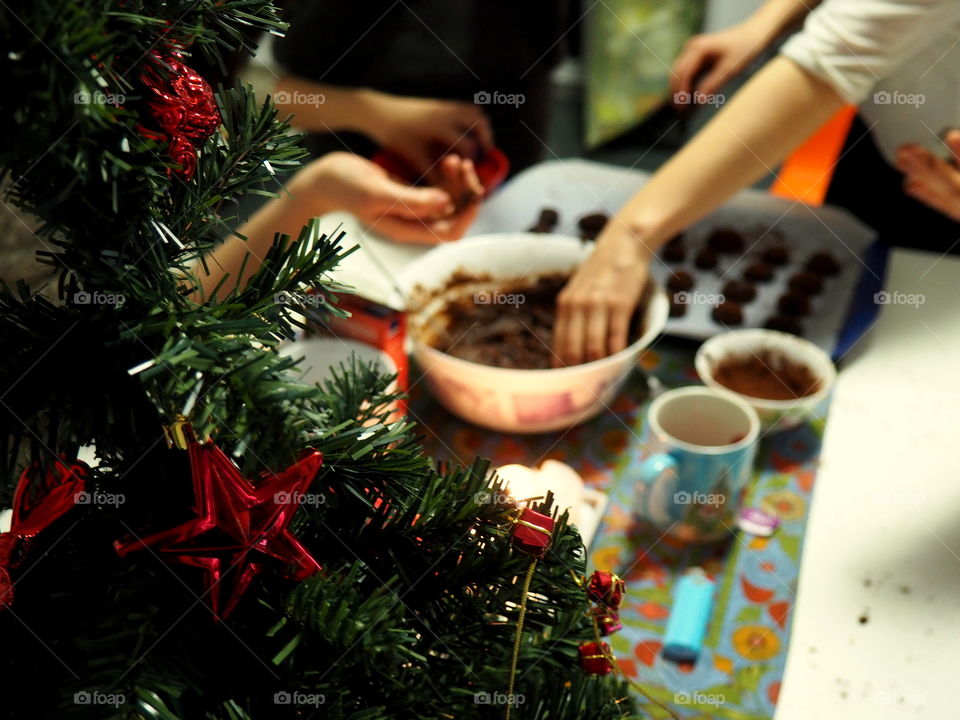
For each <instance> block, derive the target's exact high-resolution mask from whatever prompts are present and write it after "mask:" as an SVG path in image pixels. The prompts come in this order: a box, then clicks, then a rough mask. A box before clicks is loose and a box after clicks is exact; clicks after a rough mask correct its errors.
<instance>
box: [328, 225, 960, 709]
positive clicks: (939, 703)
mask: <svg viewBox="0 0 960 720" xmlns="http://www.w3.org/2000/svg"><path fill="white" fill-rule="evenodd" d="M341 220H344V218H342V217H341V216H337V218H336V221H338V222H339V221H341ZM344 222H345V223H346V224H345V226H344V227H345V229H348V230H349V231H350V233H349V237H351V238H353V240H351V242H357V243H359V244H360V245H361V247H362V248H363V249H362V250H361V251H359V252H357V253H355V254H354V255H353V256H351V257H350V258H349V259H348V260H347V262H346V263H345V266H344V268H343V270H342V271H341V272H340V274H339V275H338V279H341V280H342V281H344V282H349V283H353V284H356V285H358V286H362V287H363V288H364V292H365V294H366V293H372V294H373V295H376V296H378V297H379V298H382V299H383V300H388V299H389V298H390V296H391V285H392V284H391V282H390V280H389V276H390V275H394V276H395V275H396V274H398V273H399V272H400V270H401V269H402V267H403V265H404V264H405V263H406V262H408V261H409V260H411V259H413V258H415V257H417V256H418V255H420V254H421V253H422V252H424V250H423V249H422V248H415V247H409V246H407V247H403V246H396V245H391V244H390V243H386V242H384V241H382V240H378V239H376V238H371V237H369V236H368V235H366V234H365V233H363V232H357V226H356V224H355V223H353V224H351V223H352V221H350V220H349V219H346V220H344ZM886 288H887V290H889V291H891V292H899V293H904V294H911V293H913V294H921V295H923V296H924V301H925V302H924V303H923V304H922V305H919V306H916V305H907V304H902V305H887V306H884V307H883V308H882V311H881V313H880V317H879V319H878V321H877V323H876V325H875V326H874V327H873V328H872V329H871V331H870V332H869V333H868V334H867V335H866V336H865V337H864V338H863V339H862V340H861V341H860V343H858V345H856V346H855V347H854V348H853V350H852V351H851V352H850V354H849V355H848V356H847V357H846V358H844V361H843V363H842V366H841V371H840V374H839V378H838V382H837V386H836V390H835V392H834V397H833V404H832V406H831V409H830V415H829V420H828V422H827V429H826V435H825V438H824V446H823V451H822V455H821V463H820V469H819V471H818V474H817V480H816V489H815V492H814V501H813V505H812V508H811V514H810V519H809V525H808V528H807V535H806V544H805V547H804V551H803V559H802V566H801V570H800V580H799V593H798V597H797V598H796V604H795V607H794V610H793V613H794V618H793V630H792V634H791V641H790V649H789V654H788V658H787V668H786V674H785V677H784V680H783V687H782V690H781V694H780V701H779V703H778V707H777V712H776V716H775V717H776V720H810V718H811V717H816V718H830V719H831V720H833V719H834V718H837V719H840V718H842V719H843V720H861V719H862V720H887V719H888V718H889V719H890V720H894V719H896V720H903V719H904V718H930V719H931V720H933V719H936V720H943V719H945V718H955V717H960V700H958V699H957V695H956V691H955V686H954V683H955V682H957V681H956V680H955V679H954V678H955V675H956V672H957V670H958V669H960V259H955V258H951V257H945V258H941V257H939V256H937V255H932V254H929V253H923V252H915V251H907V250H896V251H894V252H893V253H892V256H891V260H890V267H889V270H888V276H887V282H886ZM861 618H866V622H864V623H862V622H861Z"/></svg>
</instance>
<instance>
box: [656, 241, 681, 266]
mask: <svg viewBox="0 0 960 720" xmlns="http://www.w3.org/2000/svg"><path fill="white" fill-rule="evenodd" d="M660 254H661V255H663V259H664V260H666V261H667V262H683V259H684V258H685V257H686V256H687V249H686V248H685V247H684V246H683V243H682V242H669V243H667V244H666V245H664V247H663V251H662V252H661V253H660Z"/></svg>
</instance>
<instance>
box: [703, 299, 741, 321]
mask: <svg viewBox="0 0 960 720" xmlns="http://www.w3.org/2000/svg"><path fill="white" fill-rule="evenodd" d="M710 315H711V317H712V318H713V320H714V322H717V323H720V324H721V325H740V324H741V323H742V322H743V310H742V309H741V308H740V303H737V302H733V301H732V300H727V301H726V302H724V303H720V304H719V305H717V306H716V307H715V308H714V309H713V312H712V313H711V314H710Z"/></svg>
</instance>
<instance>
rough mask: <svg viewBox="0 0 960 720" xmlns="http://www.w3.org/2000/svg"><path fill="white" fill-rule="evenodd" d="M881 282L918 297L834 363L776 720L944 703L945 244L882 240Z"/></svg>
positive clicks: (929, 714)
mask: <svg viewBox="0 0 960 720" xmlns="http://www.w3.org/2000/svg"><path fill="white" fill-rule="evenodd" d="M886 287H887V289H888V290H890V291H899V292H903V293H920V294H923V295H924V296H925V303H924V304H923V305H920V306H913V305H888V306H885V307H883V308H882V312H881V315H880V318H879V320H878V322H877V324H876V326H875V327H874V328H873V329H872V331H871V332H870V333H869V334H868V335H867V336H866V337H865V338H864V339H863V340H862V341H861V343H860V346H859V347H856V348H854V351H853V352H852V353H851V356H850V357H848V358H847V364H846V365H845V366H844V367H843V368H842V370H841V372H840V375H839V379H838V382H837V386H836V390H835V392H834V396H833V404H832V406H831V409H830V415H829V419H828V422H827V427H826V435H825V438H824V446H823V451H822V454H821V464H820V469H819V471H818V473H817V479H816V488H815V490H814V501H813V506H812V508H811V514H810V519H809V524H808V527H807V535H806V544H805V547H804V550H803V559H802V564H801V568H800V581H799V596H798V598H797V604H796V607H795V609H794V618H793V633H792V637H791V641H790V650H789V655H788V658H787V668H786V675H785V677H784V680H783V689H782V691H781V695H780V702H779V705H778V708H777V713H776V720H800V719H801V718H802V719H803V720H810V718H811V717H817V718H830V719H831V720H832V719H833V718H843V720H860V719H861V718H862V719H863V720H868V719H869V720H887V719H888V718H889V719H890V720H893V719H894V718H896V719H897V720H902V719H903V718H930V719H931V720H932V719H934V718H936V719H937V720H942V719H946V718H956V717H960V700H958V697H957V688H956V685H954V683H956V682H957V679H956V673H957V670H958V669H960V375H958V371H960V321H958V320H960V259H954V258H943V259H940V258H939V257H938V256H936V255H931V254H928V253H922V252H914V251H904V250H898V251H894V253H893V256H892V258H891V265H890V269H889V272H888V276H887V282H886ZM854 355H856V357H853V356H854ZM861 617H865V618H867V622H866V623H861V622H860V618H861ZM814 713H815V715H814Z"/></svg>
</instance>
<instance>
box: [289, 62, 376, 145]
mask: <svg viewBox="0 0 960 720" xmlns="http://www.w3.org/2000/svg"><path fill="white" fill-rule="evenodd" d="M376 96H377V93H376V91H373V90H367V89H365V88H351V87H341V86H339V85H329V84H327V83H318V82H313V81H311V80H306V79H304V78H301V77H296V76H294V75H284V76H283V77H281V78H280V79H279V80H278V81H277V85H276V88H275V90H274V102H275V103H276V105H277V110H278V111H279V112H280V116H281V117H283V116H286V115H293V120H292V124H293V126H294V127H296V128H298V129H300V130H305V131H307V132H316V133H329V132H343V131H350V132H362V133H368V132H369V130H370V128H369V125H370V122H369V117H370V115H371V112H372V110H373V107H372V106H373V103H374V102H375V97H376Z"/></svg>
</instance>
